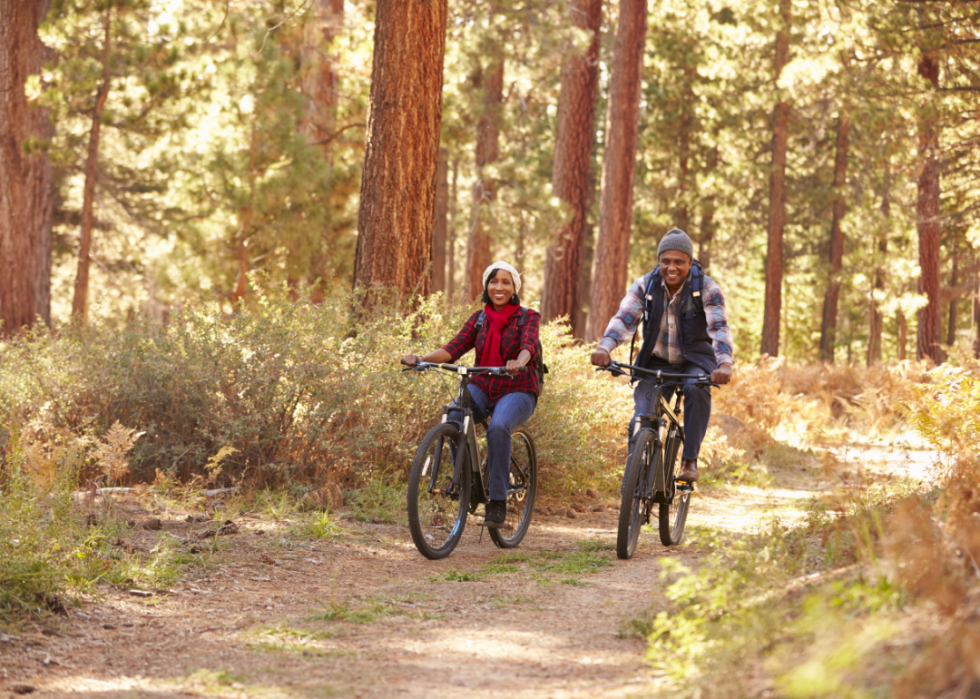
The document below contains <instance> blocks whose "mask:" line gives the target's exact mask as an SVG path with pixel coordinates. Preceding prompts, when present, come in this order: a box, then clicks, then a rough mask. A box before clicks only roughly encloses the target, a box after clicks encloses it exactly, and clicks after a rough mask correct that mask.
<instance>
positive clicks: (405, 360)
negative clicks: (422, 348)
mask: <svg viewBox="0 0 980 699" xmlns="http://www.w3.org/2000/svg"><path fill="white" fill-rule="evenodd" d="M418 363H419V358H418V355H416V354H406V355H405V356H404V357H402V364H404V365H405V366H415V365H416V364H418Z"/></svg>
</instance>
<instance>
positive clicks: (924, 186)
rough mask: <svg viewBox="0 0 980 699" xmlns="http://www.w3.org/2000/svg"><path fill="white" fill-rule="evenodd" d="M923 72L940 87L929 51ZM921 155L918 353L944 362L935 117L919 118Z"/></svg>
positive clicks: (917, 221) (920, 64)
mask: <svg viewBox="0 0 980 699" xmlns="http://www.w3.org/2000/svg"><path fill="white" fill-rule="evenodd" d="M919 75H921V76H922V77H924V78H926V79H927V80H929V82H930V83H931V84H932V86H933V87H938V86H939V64H938V63H937V62H936V60H935V59H934V58H933V57H932V56H930V55H929V54H926V53H923V54H922V57H921V59H920V60H919ZM919 158H920V160H921V163H920V166H921V168H922V169H921V171H920V173H919V181H918V201H917V206H916V214H917V216H916V227H917V229H918V232H919V267H920V269H921V270H922V272H921V274H920V276H919V293H921V294H925V296H926V298H927V299H928V303H927V304H926V305H925V306H924V307H923V308H921V309H919V323H918V336H917V348H916V349H917V352H916V354H917V356H918V358H919V359H923V358H929V359H931V360H932V361H933V362H935V363H936V364H940V363H941V362H942V361H943V356H942V349H941V348H940V344H939V343H940V342H941V341H942V321H941V318H940V307H941V300H940V298H939V233H940V230H939V126H938V124H937V122H936V120H935V118H934V117H931V116H926V115H923V116H922V117H921V118H920V119H919Z"/></svg>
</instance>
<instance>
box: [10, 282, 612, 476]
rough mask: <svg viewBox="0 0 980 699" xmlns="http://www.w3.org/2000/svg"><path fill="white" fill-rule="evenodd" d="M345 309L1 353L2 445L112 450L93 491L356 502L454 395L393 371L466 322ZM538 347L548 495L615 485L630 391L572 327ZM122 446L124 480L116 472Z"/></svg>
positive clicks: (204, 320)
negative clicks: (544, 370)
mask: <svg viewBox="0 0 980 699" xmlns="http://www.w3.org/2000/svg"><path fill="white" fill-rule="evenodd" d="M350 303H351V301H350V299H335V300H329V301H327V302H325V303H323V304H319V305H316V304H311V303H306V302H302V301H301V302H292V301H289V300H279V299H274V298H272V297H269V296H263V297H261V299H260V303H259V304H258V305H257V306H256V307H255V308H252V309H246V308H242V309H240V310H239V311H238V312H237V313H235V314H233V315H226V314H224V313H222V312H221V310H220V309H219V308H218V307H217V306H208V305H202V306H198V307H188V308H185V309H183V310H182V311H180V312H177V313H175V314H173V316H172V317H171V319H170V321H169V322H168V323H167V324H166V325H165V326H161V325H159V324H156V323H154V322H151V321H150V320H147V319H140V320H135V321H133V322H131V323H130V324H129V325H127V326H126V327H122V328H116V327H112V326H108V325H98V324H93V325H91V326H89V327H87V328H85V329H74V328H66V329H64V331H62V332H61V333H60V334H58V335H55V334H52V333H46V332H44V331H37V332H35V333H34V334H31V335H27V336H24V337H21V338H19V339H16V340H13V341H10V342H7V343H2V344H0V424H2V425H4V426H5V431H6V433H7V435H8V437H7V441H8V442H10V443H13V442H16V441H18V440H21V441H24V440H27V441H30V442H31V444H35V443H36V446H37V449H35V452H36V453H34V454H33V455H32V459H31V461H32V463H41V462H43V461H44V460H45V458H46V457H45V456H44V454H46V453H47V451H50V449H51V448H53V447H55V446H57V445H58V444H62V443H68V442H72V440H75V441H78V440H82V441H84V442H85V443H86V444H90V445H91V444H101V445H103V446H102V450H103V451H104V452H105V453H102V452H99V453H98V456H97V455H96V453H95V452H91V453H87V456H86V458H85V459H84V460H83V461H84V463H83V479H85V480H90V479H92V478H95V477H98V476H99V474H102V473H104V472H107V473H112V474H113V475H114V476H115V477H116V479H117V480H118V481H120V482H137V481H143V482H146V481H152V480H153V479H154V478H155V477H157V473H158V472H159V473H160V474H163V476H167V477H178V478H181V479H187V478H189V477H200V478H201V479H205V480H211V481H213V482H216V484H226V483H228V482H230V481H239V480H245V481H247V482H249V483H250V484H252V485H254V486H257V487H273V486H275V487H282V486H293V487H296V488H299V489H305V488H306V487H308V486H309V485H311V484H314V483H317V482H320V481H322V480H324V479H327V478H331V479H335V480H338V481H340V482H341V483H342V484H344V485H346V486H347V487H361V486H363V485H364V484H365V483H367V482H370V481H371V480H372V479H374V478H375V477H376V476H377V475H382V474H394V475H396V476H401V475H403V474H404V472H405V471H406V470H407V466H408V464H409V462H410V460H411V456H412V454H413V453H414V450H415V447H416V445H417V444H418V442H419V440H420V438H421V436H422V435H423V434H424V432H425V430H426V429H427V428H428V427H430V426H431V425H432V424H433V423H434V422H435V420H436V419H437V418H438V415H439V408H440V406H441V405H443V404H445V403H447V402H449V401H451V400H452V398H453V396H454V395H455V391H456V388H457V385H456V383H455V382H454V381H452V380H451V379H448V378H446V377H442V378H436V377H435V376H434V375H425V376H422V375H418V374H404V373H402V372H401V371H400V367H399V366H398V364H397V361H398V358H399V357H401V356H402V355H404V354H406V353H408V352H410V351H415V352H421V351H423V350H424V351H427V350H431V349H434V348H436V347H439V346H441V345H443V344H445V343H446V342H447V341H448V340H449V339H450V338H451V337H452V336H453V334H454V333H455V332H456V331H457V330H458V329H459V328H460V327H461V326H462V324H463V321H464V320H465V318H466V317H467V316H468V315H469V313H470V312H471V310H469V309H464V308H452V309H449V310H446V309H445V307H444V305H443V303H442V300H441V298H440V297H438V296H433V297H430V298H429V299H426V300H423V301H421V302H420V303H419V304H418V305H417V307H416V308H415V310H411V311H409V310H406V309H405V305H404V304H402V303H400V302H399V301H398V300H397V299H393V300H392V301H391V303H389V304H387V305H385V306H384V307H383V308H382V309H381V310H380V311H378V312H376V313H369V314H364V315H363V316H362V317H360V318H357V319H352V316H351V314H350V312H349V311H350V308H351V305H350ZM542 341H543V344H544V348H545V353H546V357H547V362H548V364H549V366H550V368H551V373H550V374H549V375H548V378H547V381H546V383H547V387H546V392H545V396H544V397H543V398H542V400H541V402H540V405H539V409H538V410H537V412H536V414H535V417H534V418H533V421H532V422H531V424H530V427H531V429H532V431H533V433H534V436H535V438H536V441H537V446H538V453H539V459H540V466H541V469H542V477H543V480H542V485H543V486H544V487H546V488H547V487H548V484H549V482H550V483H552V484H555V485H556V486H557V484H559V483H560V484H561V485H560V487H562V488H566V487H579V486H583V485H584V484H586V483H591V482H593V481H595V480H596V479H597V478H601V477H602V475H603V474H605V473H607V472H610V473H611V472H615V473H618V470H619V469H620V465H621V463H622V458H623V452H624V443H625V440H624V439H623V435H624V434H625V431H626V428H625V425H626V422H627V420H628V416H629V410H630V404H631V401H630V398H629V394H628V393H627V390H626V389H625V388H624V387H623V385H622V384H621V383H617V382H611V381H609V380H608V379H607V377H605V376H602V377H594V376H593V375H592V374H593V372H592V370H591V368H590V367H589V366H588V353H587V351H586V350H584V349H583V348H581V347H578V346H576V345H574V344H572V342H571V340H570V338H569V337H568V334H567V327H566V326H564V325H561V324H554V325H550V326H547V327H545V328H544V329H543V332H542ZM470 357H472V354H471V355H470ZM464 361H465V360H464ZM117 423H118V426H116V427H115V428H114V427H113V426H114V425H117ZM113 429H115V430H116V431H115V432H112V430H113ZM137 430H138V432H136V431H137ZM28 437H29V438H30V439H29V440H28ZM123 437H126V438H127V439H128V441H127V445H128V446H132V450H131V451H130V452H129V456H128V470H125V469H120V468H118V465H115V466H113V465H112V464H110V461H111V459H110V457H111V454H110V452H111V449H110V447H111V445H112V443H113V440H115V441H119V440H120V439H123ZM0 438H2V433H0ZM0 448H2V446H0ZM106 450H108V451H106ZM2 456H3V452H0V458H2ZM611 466H612V467H614V468H612V471H610V470H609V469H610V467H611ZM616 477H617V478H618V475H617V476H616ZM568 484H572V485H571V486H570V485H568Z"/></svg>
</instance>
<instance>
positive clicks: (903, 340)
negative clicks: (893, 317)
mask: <svg viewBox="0 0 980 699" xmlns="http://www.w3.org/2000/svg"><path fill="white" fill-rule="evenodd" d="M908 342H909V322H908V320H907V319H906V318H905V312H904V311H899V312H898V361H900V362H904V361H905V360H906V358H907V357H908V354H907V351H906V348H907V346H908Z"/></svg>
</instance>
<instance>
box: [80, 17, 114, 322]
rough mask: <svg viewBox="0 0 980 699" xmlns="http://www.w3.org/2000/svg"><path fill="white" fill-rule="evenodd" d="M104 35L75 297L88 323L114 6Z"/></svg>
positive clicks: (81, 316) (89, 140)
mask: <svg viewBox="0 0 980 699" xmlns="http://www.w3.org/2000/svg"><path fill="white" fill-rule="evenodd" d="M103 23H104V35H103V38H102V84H101V85H100V86H99V91H98V93H97V95H96V98H95V108H94V109H93V110H92V127H91V129H90V130H89V136H88V153H87V155H86V158H85V186H84V189H83V191H82V235H81V238H80V241H79V244H78V271H77V272H76V273H75V294H74V296H72V300H71V315H72V320H73V321H74V322H75V323H78V324H79V325H85V322H86V320H87V319H88V270H89V253H90V252H91V250H92V209H93V206H94V204H95V181H96V179H97V178H98V173H99V134H100V132H101V130H102V112H103V111H104V110H105V103H106V100H107V99H109V88H110V87H111V85H112V73H111V65H110V60H111V58H112V42H111V39H112V36H111V31H112V6H111V5H110V6H108V8H107V9H106V11H105V17H104V18H103Z"/></svg>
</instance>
